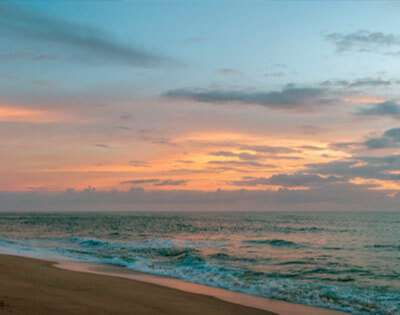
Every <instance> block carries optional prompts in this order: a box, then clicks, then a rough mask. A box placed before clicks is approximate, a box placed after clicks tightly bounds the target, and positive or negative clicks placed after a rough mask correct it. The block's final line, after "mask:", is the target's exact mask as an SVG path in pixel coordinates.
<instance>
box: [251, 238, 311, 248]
mask: <svg viewBox="0 0 400 315" xmlns="http://www.w3.org/2000/svg"><path fill="white" fill-rule="evenodd" d="M244 242H245V243H248V244H255V245H270V246H272V247H289V248H300V247H304V245H303V244H298V243H295V242H291V241H287V240H281V239H266V240H265V239H257V240H247V241H244Z"/></svg>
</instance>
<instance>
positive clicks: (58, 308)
mask: <svg viewBox="0 0 400 315" xmlns="http://www.w3.org/2000/svg"><path fill="white" fill-rule="evenodd" d="M0 282H1V286H0V313H1V314H14V315H16V314H21V315H22V314H23V315H27V314H30V315H35V314H40V315H47V314H48V315H50V314H51V315H54V314H79V315H80V314H113V315H117V314H135V315H150V314H165V315H168V314H171V315H173V314H176V315H179V314H199V315H200V314H213V315H217V314H220V315H228V314H229V315H236V314H237V315H239V314H249V315H272V314H273V313H272V312H267V311H263V310H257V309H252V308H249V307H244V306H241V305H237V304H232V303H227V302H224V301H221V300H218V299H215V298H212V297H207V296H202V295H197V294H191V293H185V292H182V291H178V290H174V289H171V288H165V287H161V286H157V285H152V284H147V283H144V282H139V281H134V280H127V279H121V278H117V277H108V276H102V275H94V274H88V273H81V272H74V271H68V270H61V269H57V268H55V267H54V266H53V263H52V262H48V261H44V260H37V259H31V258H23V257H15V256H7V255H1V256H0Z"/></svg>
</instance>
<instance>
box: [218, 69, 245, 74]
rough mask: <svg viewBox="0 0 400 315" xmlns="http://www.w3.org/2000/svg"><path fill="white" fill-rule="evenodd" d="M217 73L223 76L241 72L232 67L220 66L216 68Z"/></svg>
mask: <svg viewBox="0 0 400 315" xmlns="http://www.w3.org/2000/svg"><path fill="white" fill-rule="evenodd" d="M218 73H219V74H221V75H224V76H241V75H243V73H242V72H241V71H239V70H237V69H233V68H221V69H218Z"/></svg>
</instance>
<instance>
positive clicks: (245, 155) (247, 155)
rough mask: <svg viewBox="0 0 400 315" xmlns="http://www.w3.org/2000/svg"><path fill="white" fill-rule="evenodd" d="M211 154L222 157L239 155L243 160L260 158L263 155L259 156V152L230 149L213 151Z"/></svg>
mask: <svg viewBox="0 0 400 315" xmlns="http://www.w3.org/2000/svg"><path fill="white" fill-rule="evenodd" d="M210 155H212V156H222V157H237V158H239V159H241V160H259V159H260V158H261V156H258V155H257V154H250V153H235V152H230V151H216V152H211V153H210Z"/></svg>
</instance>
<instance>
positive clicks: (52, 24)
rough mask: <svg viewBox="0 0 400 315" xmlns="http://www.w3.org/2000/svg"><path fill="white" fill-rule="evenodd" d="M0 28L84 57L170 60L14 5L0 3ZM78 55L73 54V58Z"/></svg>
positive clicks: (148, 62) (150, 62) (144, 63)
mask: <svg viewBox="0 0 400 315" xmlns="http://www.w3.org/2000/svg"><path fill="white" fill-rule="evenodd" d="M0 29H1V32H2V33H3V34H4V33H5V34H9V35H11V36H13V38H15V37H16V36H18V37H20V38H21V39H22V40H24V41H26V40H35V41H39V42H47V43H52V44H57V45H62V46H63V48H64V49H70V50H72V51H73V52H78V53H83V54H85V56H88V58H87V60H93V59H97V60H101V61H112V62H114V63H115V62H119V63H123V64H126V65H132V66H140V67H150V66H158V65H162V64H166V63H172V61H171V60H169V59H168V58H165V57H162V56H158V55H156V54H153V53H150V52H147V51H145V50H142V49H139V48H134V47H131V46H129V45H126V44H124V43H122V42H120V41H118V40H116V39H115V38H113V36H111V35H109V34H107V33H105V32H104V31H102V30H100V29H96V28H94V27H89V26H85V25H81V24H77V23H72V22H67V21H63V20H59V19H54V18H52V17H49V16H45V15H43V14H41V13H39V12H34V11H28V10H25V9H21V8H19V7H16V6H11V5H5V4H2V5H1V6H0ZM78 59H79V60H82V58H81V57H80V58H77V60H78Z"/></svg>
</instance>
